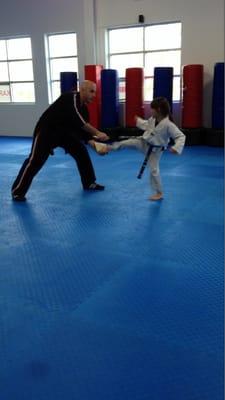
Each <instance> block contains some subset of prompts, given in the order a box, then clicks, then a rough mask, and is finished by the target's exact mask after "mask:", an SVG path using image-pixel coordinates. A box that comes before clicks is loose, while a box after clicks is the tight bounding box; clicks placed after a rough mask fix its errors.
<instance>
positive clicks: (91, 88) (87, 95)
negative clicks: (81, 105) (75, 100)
mask: <svg viewBox="0 0 225 400" xmlns="http://www.w3.org/2000/svg"><path fill="white" fill-rule="evenodd" d="M95 96H96V85H94V84H90V85H87V87H86V88H85V90H84V101H85V103H88V104H89V103H91V102H92V101H93V100H94V98H95Z"/></svg>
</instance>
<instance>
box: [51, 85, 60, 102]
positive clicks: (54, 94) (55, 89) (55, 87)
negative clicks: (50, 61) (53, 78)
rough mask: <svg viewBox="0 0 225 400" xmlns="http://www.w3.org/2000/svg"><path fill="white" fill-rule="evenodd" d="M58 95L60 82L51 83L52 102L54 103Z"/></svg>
mask: <svg viewBox="0 0 225 400" xmlns="http://www.w3.org/2000/svg"><path fill="white" fill-rule="evenodd" d="M60 94H61V92H60V82H59V81H57V82H52V101H55V100H56V99H57V98H58V97H59V96H60Z"/></svg>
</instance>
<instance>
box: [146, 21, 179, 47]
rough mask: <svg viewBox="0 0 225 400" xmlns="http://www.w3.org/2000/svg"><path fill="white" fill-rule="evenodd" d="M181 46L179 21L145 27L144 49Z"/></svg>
mask: <svg viewBox="0 0 225 400" xmlns="http://www.w3.org/2000/svg"><path fill="white" fill-rule="evenodd" d="M180 47H181V23H180V22H179V23H175V24H163V25H153V26H148V27H146V28H145V50H163V49H175V48H180Z"/></svg>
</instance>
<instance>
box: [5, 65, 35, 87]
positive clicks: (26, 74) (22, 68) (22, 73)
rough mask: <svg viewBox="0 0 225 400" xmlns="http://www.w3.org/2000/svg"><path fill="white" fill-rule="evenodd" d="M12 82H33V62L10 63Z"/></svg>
mask: <svg viewBox="0 0 225 400" xmlns="http://www.w3.org/2000/svg"><path fill="white" fill-rule="evenodd" d="M9 76H10V81H17V82H18V81H33V80H34V75H33V65H32V61H12V62H9Z"/></svg>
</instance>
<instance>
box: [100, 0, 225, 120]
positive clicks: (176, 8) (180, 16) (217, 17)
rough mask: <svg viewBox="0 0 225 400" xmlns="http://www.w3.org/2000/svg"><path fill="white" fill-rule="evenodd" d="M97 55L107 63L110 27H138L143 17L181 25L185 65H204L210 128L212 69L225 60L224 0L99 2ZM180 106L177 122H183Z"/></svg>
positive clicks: (205, 99)
mask: <svg viewBox="0 0 225 400" xmlns="http://www.w3.org/2000/svg"><path fill="white" fill-rule="evenodd" d="M96 9H97V38H98V41H97V43H98V47H97V54H98V59H99V62H100V63H103V61H104V49H105V47H104V46H105V44H104V31H105V29H106V28H108V27H115V26H120V25H135V24H138V15H140V14H143V15H144V17H145V23H146V24H152V23H158V22H170V21H181V22H182V60H181V63H182V65H185V64H203V65H204V126H206V127H210V126H211V99H212V81H213V70H214V64H215V63H216V62H221V61H223V60H224V1H223V0H214V1H210V0H167V1H165V0H157V1H155V0H122V1H121V0H113V1H112V0H96ZM180 110H181V107H180V105H179V104H177V105H176V106H175V112H177V115H175V119H176V120H177V122H180V113H181V112H180Z"/></svg>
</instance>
